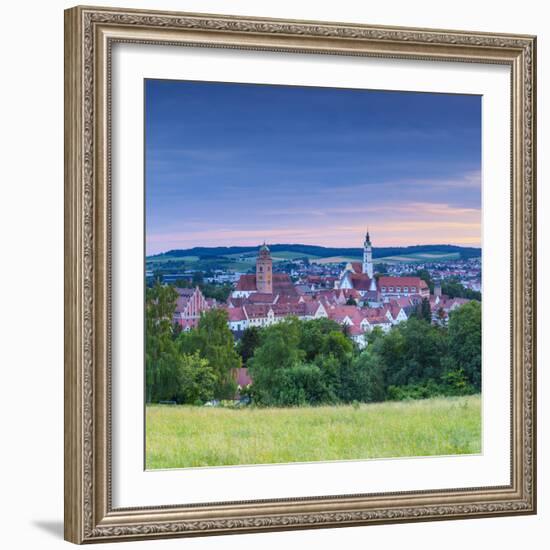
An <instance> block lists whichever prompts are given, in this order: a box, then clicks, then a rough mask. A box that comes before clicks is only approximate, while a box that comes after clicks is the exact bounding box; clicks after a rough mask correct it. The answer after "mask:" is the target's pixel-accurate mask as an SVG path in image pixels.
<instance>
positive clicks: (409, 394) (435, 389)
mask: <svg viewBox="0 0 550 550" xmlns="http://www.w3.org/2000/svg"><path fill="white" fill-rule="evenodd" d="M442 395H445V391H444V389H443V388H442V387H441V386H440V385H439V384H437V382H436V381H435V380H431V379H429V380H426V381H424V382H421V383H418V384H407V385H406V386H389V387H388V399H390V400H391V401H404V400H409V399H411V400H412V399H428V398H430V397H436V396H442Z"/></svg>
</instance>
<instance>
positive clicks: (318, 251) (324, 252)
mask: <svg viewBox="0 0 550 550" xmlns="http://www.w3.org/2000/svg"><path fill="white" fill-rule="evenodd" d="M269 249H270V250H271V252H273V253H277V252H294V253H296V254H297V255H313V256H318V257H319V258H329V257H331V256H356V257H358V258H362V257H363V249H362V248H347V247H345V248H331V247H325V246H316V245H308V244H284V243H280V244H278V243H277V244H270V245H269ZM257 251H258V247H257V246H215V247H195V248H187V249H179V250H168V251H166V252H163V253H161V254H155V255H153V256H148V257H147V259H148V260H154V259H155V258H158V257H162V258H165V257H167V256H168V257H172V258H185V257H187V256H199V257H200V258H201V259H204V258H208V257H214V258H219V257H223V256H227V255H233V254H249V253H251V252H253V253H255V252H257ZM454 252H458V253H459V254H460V257H461V259H463V260H465V259H468V258H478V257H480V256H481V249H480V248H475V247H469V246H456V245H451V244H426V245H413V246H392V247H387V246H386V247H377V246H375V247H374V250H373V257H374V258H383V257H385V256H400V255H405V256H406V255H408V254H421V253H431V254H436V253H442V254H448V253H454Z"/></svg>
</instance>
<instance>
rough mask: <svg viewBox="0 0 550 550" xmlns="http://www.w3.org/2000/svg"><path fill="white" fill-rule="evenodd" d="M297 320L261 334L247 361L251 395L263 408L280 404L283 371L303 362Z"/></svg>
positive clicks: (283, 381) (271, 327) (285, 322)
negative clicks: (258, 343) (251, 388)
mask: <svg viewBox="0 0 550 550" xmlns="http://www.w3.org/2000/svg"><path fill="white" fill-rule="evenodd" d="M299 344H300V321H298V320H297V319H296V320H295V319H287V320H285V321H283V322H282V323H279V324H277V325H272V326H270V327H266V328H265V329H263V331H262V343H261V345H260V346H259V347H258V348H256V351H255V352H254V356H253V357H252V358H251V359H249V361H248V368H249V371H250V376H251V377H252V380H253V384H252V387H253V392H254V393H253V396H254V399H255V401H256V402H257V403H259V404H263V405H276V404H279V403H280V401H281V399H280V396H281V391H282V390H283V387H284V385H285V383H287V381H285V370H286V369H290V368H292V367H295V366H297V365H299V364H301V363H302V361H303V359H304V357H305V353H304V351H303V350H301V349H300V348H299Z"/></svg>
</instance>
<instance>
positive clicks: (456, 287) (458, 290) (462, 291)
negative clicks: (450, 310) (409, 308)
mask: <svg viewBox="0 0 550 550" xmlns="http://www.w3.org/2000/svg"><path fill="white" fill-rule="evenodd" d="M412 275H416V276H417V277H420V278H421V279H422V280H424V281H426V284H427V285H428V287H429V289H430V293H431V294H433V293H434V288H435V282H434V281H433V279H432V277H431V275H430V272H429V271H428V270H427V269H418V270H417V271H415V272H414V273H412ZM441 293H442V294H445V295H446V296H448V297H449V298H467V299H468V300H477V301H478V302H481V292H480V291H479V290H472V289H471V288H466V287H464V286H462V283H461V282H460V280H459V279H458V278H456V277H449V278H448V279H445V280H443V281H441Z"/></svg>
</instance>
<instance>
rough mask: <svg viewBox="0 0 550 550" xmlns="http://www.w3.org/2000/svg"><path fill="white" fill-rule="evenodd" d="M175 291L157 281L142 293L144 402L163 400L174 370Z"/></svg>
mask: <svg viewBox="0 0 550 550" xmlns="http://www.w3.org/2000/svg"><path fill="white" fill-rule="evenodd" d="M176 299H177V294H176V291H175V290H174V289H173V288H172V287H169V286H165V285H162V284H160V283H159V282H158V281H157V282H156V283H155V284H154V285H153V286H152V287H150V288H147V289H146V291H145V381H146V399H147V401H148V402H151V401H153V400H158V399H163V397H159V396H160V395H165V393H166V386H167V385H168V384H169V380H170V379H171V378H172V377H173V373H174V370H175V357H174V353H175V347H174V341H173V338H172V318H173V315H174V311H175V308H176Z"/></svg>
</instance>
